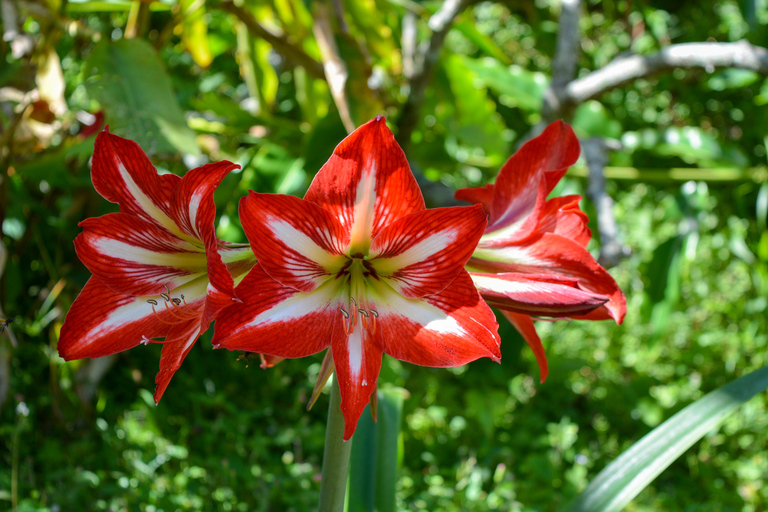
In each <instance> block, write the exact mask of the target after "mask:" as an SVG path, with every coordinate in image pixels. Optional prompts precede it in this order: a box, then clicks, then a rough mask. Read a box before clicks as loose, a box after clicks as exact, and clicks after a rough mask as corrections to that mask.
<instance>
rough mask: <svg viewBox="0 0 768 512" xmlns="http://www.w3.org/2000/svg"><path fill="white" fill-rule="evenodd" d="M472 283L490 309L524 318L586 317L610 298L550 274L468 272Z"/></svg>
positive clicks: (569, 279) (575, 280)
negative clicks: (535, 316)
mask: <svg viewBox="0 0 768 512" xmlns="http://www.w3.org/2000/svg"><path fill="white" fill-rule="evenodd" d="M470 275H471V276H472V281H473V282H474V284H475V286H476V287H477V289H478V291H479V292H480V295H482V297H483V299H485V301H486V302H487V303H488V305H490V306H494V307H497V308H499V309H503V310H508V311H515V312H518V313H523V314H527V315H541V316H551V317H568V316H573V315H580V314H586V313H588V312H590V311H592V310H594V309H596V308H598V307H599V306H602V305H603V304H605V303H606V302H608V299H609V297H608V296H606V295H600V294H596V293H592V292H589V291H586V290H582V289H580V288H579V280H578V279H575V278H569V277H563V276H557V275H552V274H545V275H535V274H517V273H493V274H487V273H486V274H484V273H478V272H471V273H470Z"/></svg>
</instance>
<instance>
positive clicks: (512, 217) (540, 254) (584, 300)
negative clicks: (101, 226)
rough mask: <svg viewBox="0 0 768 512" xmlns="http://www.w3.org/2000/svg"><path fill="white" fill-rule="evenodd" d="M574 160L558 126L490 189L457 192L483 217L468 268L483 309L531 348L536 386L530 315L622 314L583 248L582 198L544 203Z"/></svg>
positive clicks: (615, 291) (575, 148) (617, 297)
mask: <svg viewBox="0 0 768 512" xmlns="http://www.w3.org/2000/svg"><path fill="white" fill-rule="evenodd" d="M578 157H579V141H578V139H577V138H576V135H574V133H573V130H571V127H570V126H568V125H567V124H565V123H564V122H562V121H556V122H554V123H552V124H550V125H549V126H548V127H547V129H546V130H544V133H542V134H541V135H540V136H538V137H536V138H535V139H533V140H531V141H529V142H528V143H526V144H525V145H524V146H523V147H522V148H520V150H519V151H518V152H517V153H515V154H514V155H512V157H511V158H510V159H509V160H508V161H507V163H506V164H504V167H502V168H501V171H500V172H499V176H498V178H496V184H495V185H486V186H485V187H477V188H465V189H461V190H459V191H457V192H456V198H457V199H460V200H464V201H468V202H470V203H479V204H481V205H482V206H483V208H484V209H485V211H486V213H487V214H488V217H489V218H488V227H487V228H486V229H485V234H483V236H482V238H480V242H479V243H478V245H477V249H475V252H474V253H473V254H472V257H471V258H470V260H469V262H468V264H467V270H469V271H470V275H471V276H472V280H473V282H474V283H475V286H477V288H478V290H479V291H480V293H481V295H482V296H483V298H484V299H485V300H486V301H487V302H488V304H490V305H492V306H496V307H498V308H499V309H501V310H502V313H503V314H504V316H505V317H506V318H507V319H509V321H510V322H511V323H512V325H514V326H515V328H517V330H518V331H520V333H521V334H522V335H523V338H525V341H526V342H527V343H528V345H529V346H530V347H531V348H532V349H533V352H534V354H535V356H536V360H537V362H538V364H539V370H540V372H541V380H542V382H543V381H544V379H546V376H547V371H548V370H547V359H546V356H545V355H544V348H543V347H542V344H541V340H540V339H539V337H538V335H537V334H536V330H535V329H534V326H533V320H532V318H531V317H532V316H533V317H540V316H544V317H569V318H576V319H585V320H604V319H610V318H612V319H614V320H615V321H616V322H617V323H619V324H620V323H621V322H622V321H623V319H624V315H625V314H626V310H627V308H626V301H625V299H624V295H623V294H622V293H621V290H620V289H619V287H618V285H617V284H616V281H614V280H613V278H612V277H611V276H610V275H609V274H608V272H606V271H605V269H604V268H603V267H601V266H600V265H599V264H598V263H597V262H596V261H595V259H594V258H593V257H592V255H591V254H590V253H589V251H587V250H586V248H585V247H586V245H587V243H588V242H589V239H590V237H591V236H592V233H591V232H590V230H589V228H588V227H587V220H588V219H587V215H586V214H585V213H584V212H582V211H581V210H580V209H579V201H580V200H581V196H577V195H572V196H564V197H555V198H552V199H549V200H547V196H548V195H549V193H550V192H552V189H553V188H554V187H555V185H557V183H558V182H559V181H560V179H561V178H562V177H563V175H565V173H566V171H567V170H568V167H570V166H571V165H573V164H574V163H575V162H576V160H577V159H578Z"/></svg>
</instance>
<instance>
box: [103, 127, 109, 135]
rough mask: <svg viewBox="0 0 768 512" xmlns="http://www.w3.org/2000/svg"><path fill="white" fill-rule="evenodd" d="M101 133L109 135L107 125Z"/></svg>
mask: <svg viewBox="0 0 768 512" xmlns="http://www.w3.org/2000/svg"><path fill="white" fill-rule="evenodd" d="M102 132H103V133H109V125H107V126H105V127H104V129H103V130H102Z"/></svg>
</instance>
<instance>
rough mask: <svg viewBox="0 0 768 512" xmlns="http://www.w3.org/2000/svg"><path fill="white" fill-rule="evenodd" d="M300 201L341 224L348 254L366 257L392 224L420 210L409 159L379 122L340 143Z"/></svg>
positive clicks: (418, 191) (378, 119) (367, 126)
mask: <svg viewBox="0 0 768 512" xmlns="http://www.w3.org/2000/svg"><path fill="white" fill-rule="evenodd" d="M304 199H306V200H308V201H312V202H313V203H317V204H318V205H320V206H322V207H323V208H325V209H326V210H328V211H330V212H331V213H332V214H333V216H334V217H336V218H338V219H339V220H340V222H341V224H342V225H343V226H344V227H345V229H346V230H347V232H349V233H350V253H352V254H354V253H356V252H365V248H367V246H368V245H369V243H370V241H371V240H372V239H373V238H374V237H375V236H376V235H377V234H378V233H379V231H380V230H381V229H383V228H384V227H385V226H387V225H389V224H391V223H392V222H393V221H395V220H396V219H399V218H400V217H403V216H405V215H408V214H409V213H412V212H415V211H419V210H423V209H424V199H423V198H422V196H421V190H420V189H419V186H418V185H417V184H416V179H415V178H414V177H413V173H411V169H410V167H409V166H408V160H406V158H405V154H404V153H403V150H402V149H400V146H398V144H397V142H395V138H394V136H393V135H392V132H390V131H389V128H387V124H386V122H385V121H384V119H383V118H381V117H377V118H376V119H374V120H372V121H369V122H368V123H366V124H364V125H363V126H361V127H360V128H358V129H357V130H355V131H354V132H353V133H352V134H351V135H349V136H348V137H347V138H346V139H344V140H343V141H341V143H340V144H339V145H338V146H337V147H336V149H335V150H334V152H333V155H332V156H331V158H330V159H329V160H328V162H327V163H326V164H325V165H324V166H323V168H322V169H320V172H318V173H317V176H315V179H314V180H313V181H312V185H311V186H310V187H309V190H308V191H307V194H306V195H305V196H304Z"/></svg>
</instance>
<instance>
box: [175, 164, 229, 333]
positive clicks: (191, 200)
mask: <svg viewBox="0 0 768 512" xmlns="http://www.w3.org/2000/svg"><path fill="white" fill-rule="evenodd" d="M238 167H240V166H239V165H236V164H233V163H231V162H227V161H223V162H216V163H212V164H207V165H204V166H202V167H198V168H196V169H192V170H191V171H189V172H187V173H186V174H185V175H184V177H183V178H182V179H181V181H180V183H179V185H178V186H177V187H176V189H175V190H174V191H173V194H172V196H171V217H172V218H173V220H174V222H175V223H176V224H177V225H178V227H179V229H180V230H181V232H182V233H183V234H184V235H186V236H187V237H189V238H190V239H191V240H193V241H195V242H198V243H202V244H203V245H204V247H205V255H206V271H207V273H208V281H209V284H208V293H207V295H208V300H207V301H206V306H205V310H204V312H203V318H202V322H203V325H204V326H206V327H207V326H208V324H210V322H211V321H212V320H213V318H214V317H215V316H216V314H217V313H218V312H219V311H221V310H222V309H223V308H224V307H226V306H227V305H229V304H231V303H232V301H233V300H234V299H235V282H234V279H233V276H232V275H231V274H230V273H229V272H228V270H227V266H226V265H225V264H224V262H223V261H222V257H221V252H222V250H221V248H220V247H219V241H218V239H217V238H216V231H215V226H214V222H215V220H216V204H215V203H214V200H213V193H214V192H215V190H216V187H218V186H219V184H220V183H221V180H223V179H224V178H225V177H226V176H227V174H229V173H230V172H232V171H233V170H235V169H237V168H238Z"/></svg>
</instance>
